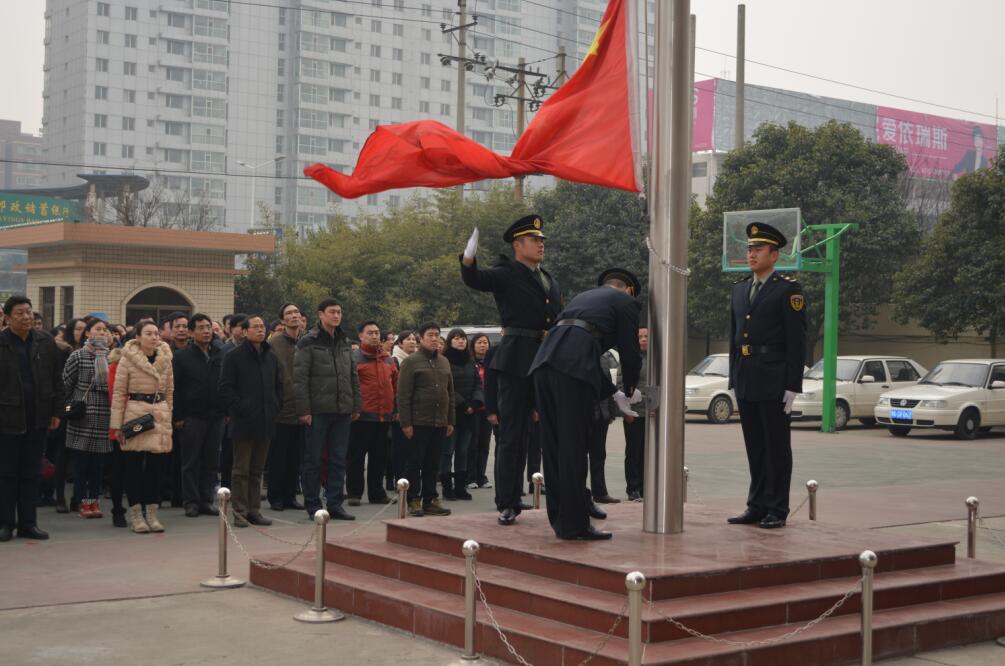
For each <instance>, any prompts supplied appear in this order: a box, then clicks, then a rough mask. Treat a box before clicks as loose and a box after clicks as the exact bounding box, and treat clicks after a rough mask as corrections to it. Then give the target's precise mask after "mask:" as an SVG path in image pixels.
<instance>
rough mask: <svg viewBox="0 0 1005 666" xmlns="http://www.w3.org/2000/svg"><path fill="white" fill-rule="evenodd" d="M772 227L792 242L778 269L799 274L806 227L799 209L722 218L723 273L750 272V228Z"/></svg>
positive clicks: (738, 213) (783, 252)
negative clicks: (804, 227)
mask: <svg viewBox="0 0 1005 666" xmlns="http://www.w3.org/2000/svg"><path fill="white" fill-rule="evenodd" d="M750 223H755V224H769V225H771V226H772V227H774V228H775V229H777V230H778V231H780V232H781V233H782V235H783V236H785V238H786V239H788V241H789V242H788V243H787V244H786V246H785V247H783V248H782V249H781V250H780V251H779V257H778V263H777V264H775V270H778V271H798V270H800V269H801V268H802V256H801V255H800V254H799V241H800V238H799V233H800V232H801V231H802V228H803V221H802V215H801V214H800V211H799V209H798V208H774V209H771V210H739V211H729V212H726V213H723V215H722V270H723V271H725V272H727V273H741V272H746V271H749V270H750V269H749V268H748V267H747V225H748V224H750Z"/></svg>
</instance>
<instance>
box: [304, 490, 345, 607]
mask: <svg viewBox="0 0 1005 666" xmlns="http://www.w3.org/2000/svg"><path fill="white" fill-rule="evenodd" d="M328 519H329V515H328V512H327V511H325V510H324V509H319V510H318V511H315V512H314V524H315V525H317V528H316V529H317V534H316V535H315V536H314V552H315V557H314V606H312V607H311V608H308V609H307V610H304V611H301V612H299V613H297V614H296V615H294V616H293V619H294V620H299V621H301V622H315V623H317V622H337V621H339V620H344V619H345V615H343V614H342V613H340V612H338V611H337V610H331V609H329V608H328V607H326V606H325V543H326V542H327V532H328Z"/></svg>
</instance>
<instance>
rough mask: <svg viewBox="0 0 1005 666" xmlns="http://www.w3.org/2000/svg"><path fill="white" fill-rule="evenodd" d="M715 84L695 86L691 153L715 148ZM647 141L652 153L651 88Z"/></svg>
mask: <svg viewBox="0 0 1005 666" xmlns="http://www.w3.org/2000/svg"><path fill="white" fill-rule="evenodd" d="M715 84H716V79H708V80H707V81H699V82H697V83H695V84H694V96H693V98H692V103H693V104H694V116H693V125H692V126H691V151H692V152H697V151H699V150H712V149H713V148H714V147H715V144H714V141H713V132H712V130H713V129H714V128H715ZM646 128H647V129H648V131H647V132H646V139H647V141H648V147H649V152H650V153H651V152H652V136H653V91H652V89H651V88H650V89H649V94H648V95H646Z"/></svg>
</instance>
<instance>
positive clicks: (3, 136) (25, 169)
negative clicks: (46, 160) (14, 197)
mask: <svg viewBox="0 0 1005 666" xmlns="http://www.w3.org/2000/svg"><path fill="white" fill-rule="evenodd" d="M0 156H3V163H2V164H0V190H12V189H26V188H30V187H41V186H42V179H43V178H44V176H45V169H44V168H43V167H42V166H41V165H39V164H34V162H38V161H40V160H41V159H42V137H40V136H35V135H33V134H26V133H24V132H22V131H21V123H20V122H18V121H17V120H0Z"/></svg>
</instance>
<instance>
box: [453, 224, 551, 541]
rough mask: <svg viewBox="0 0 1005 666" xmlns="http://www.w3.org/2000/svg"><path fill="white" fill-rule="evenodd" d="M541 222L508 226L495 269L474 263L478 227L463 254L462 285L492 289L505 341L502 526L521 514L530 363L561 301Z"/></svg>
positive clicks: (496, 365) (500, 364) (499, 491)
mask: <svg viewBox="0 0 1005 666" xmlns="http://www.w3.org/2000/svg"><path fill="white" fill-rule="evenodd" d="M542 226H543V223H542V221H541V218H540V216H538V215H528V216H526V217H522V218H520V219H519V220H517V221H516V222H514V223H513V224H512V225H510V227H509V228H508V229H507V230H506V233H504V234H503V241H505V242H507V243H510V244H511V245H512V247H513V259H512V260H511V259H509V258H508V257H505V256H500V258H499V261H498V262H497V263H496V264H495V265H494V266H493V267H492V268H487V269H481V268H478V264H477V262H476V261H475V252H476V251H477V249H478V229H475V231H474V233H472V234H471V239H470V240H469V241H468V246H467V248H465V250H464V254H463V255H462V257H461V279H462V280H464V284H466V285H468V286H469V287H471V288H472V289H477V290H478V291H488V292H492V294H493V295H494V296H495V299H496V307H498V308H499V318H500V320H501V323H502V335H503V337H502V341H501V342H500V343H499V345H498V347H497V348H496V350H495V354H494V355H493V357H492V363H491V365H490V369H491V370H492V371H493V372H494V373H495V376H496V378H497V381H498V383H497V403H498V410H499V411H498V414H499V439H498V441H497V443H496V456H495V489H496V509H498V510H499V524H501V525H512V524H513V523H515V522H516V517H517V516H518V515H519V514H520V509H521V502H520V494H521V491H522V490H523V474H522V472H523V465H524V462H525V461H526V460H527V437H528V428H529V423H530V418H531V412H532V411H533V410H534V386H533V383H532V381H531V379H530V376H529V370H530V363H531V361H532V360H534V354H536V353H537V349H538V347H539V346H540V345H541V340H542V339H543V338H544V336H545V332H546V331H547V330H548V329H549V328H550V327H551V326H552V324H553V323H554V322H555V319H556V317H557V316H558V312H559V310H560V303H561V292H559V289H558V281H557V280H555V278H553V277H552V276H551V275H549V274H548V272H547V271H545V270H544V269H542V268H541V262H542V261H543V260H544V239H545V235H544V232H543V231H541V227H542Z"/></svg>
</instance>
